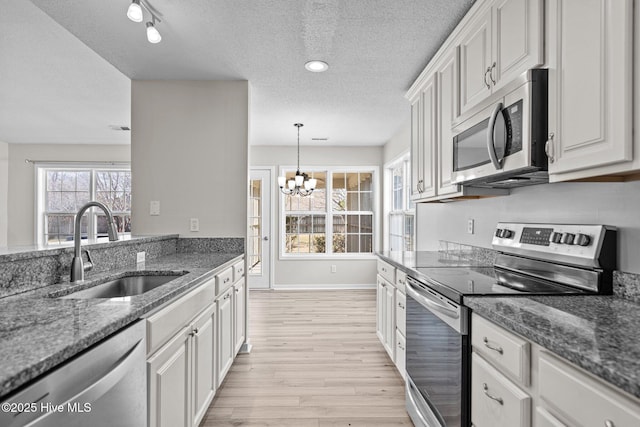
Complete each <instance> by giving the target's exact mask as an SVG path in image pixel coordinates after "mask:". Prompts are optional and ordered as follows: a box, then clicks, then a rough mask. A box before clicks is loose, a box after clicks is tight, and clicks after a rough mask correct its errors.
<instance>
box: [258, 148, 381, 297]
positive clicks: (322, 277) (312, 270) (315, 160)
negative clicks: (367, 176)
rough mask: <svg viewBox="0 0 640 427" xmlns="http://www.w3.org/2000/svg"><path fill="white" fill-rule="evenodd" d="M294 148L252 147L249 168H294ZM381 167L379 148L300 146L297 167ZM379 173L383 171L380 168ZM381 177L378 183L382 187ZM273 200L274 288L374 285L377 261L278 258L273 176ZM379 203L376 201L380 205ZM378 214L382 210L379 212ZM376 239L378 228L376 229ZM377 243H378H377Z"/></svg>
mask: <svg viewBox="0 0 640 427" xmlns="http://www.w3.org/2000/svg"><path fill="white" fill-rule="evenodd" d="M296 155H297V153H296V147H295V146H277V147H275V146H251V148H250V164H251V167H260V166H275V174H276V175H277V174H278V173H279V168H280V166H295V165H296ZM381 164H382V147H380V146H372V147H330V146H324V147H312V146H305V145H303V146H301V148H300V167H301V169H302V172H304V168H305V167H313V166H377V167H380V166H381ZM379 171H380V172H381V171H382V170H381V169H379ZM380 178H381V174H380V173H379V174H378V182H376V185H380V184H381V182H382V181H381V179H380ZM272 185H273V187H274V190H275V191H274V192H273V195H274V199H273V200H272V202H271V203H272V206H273V212H274V214H275V215H274V221H273V223H274V224H275V227H274V233H273V235H272V239H271V241H272V242H273V249H272V255H273V259H274V287H297V286H300V287H340V286H368V285H374V284H375V282H376V259H375V257H373V256H372V257H370V258H367V259H357V260H354V259H349V260H339V259H328V260H290V259H280V253H279V238H278V236H279V234H278V233H280V206H279V204H278V203H279V202H280V192H279V190H278V189H277V181H276V177H274V182H273V183H272ZM380 202H381V200H378V204H379V205H380ZM380 212H381V211H380ZM376 232H377V235H378V238H379V237H380V234H379V227H378V229H377V230H376ZM377 243H378V244H379V240H378V242H377ZM331 265H336V273H331Z"/></svg>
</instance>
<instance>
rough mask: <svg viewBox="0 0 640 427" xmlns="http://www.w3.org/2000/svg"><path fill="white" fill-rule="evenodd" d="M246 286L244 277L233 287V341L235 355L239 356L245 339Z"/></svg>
mask: <svg viewBox="0 0 640 427" xmlns="http://www.w3.org/2000/svg"><path fill="white" fill-rule="evenodd" d="M244 293H245V285H244V277H243V278H242V279H240V280H238V281H237V282H236V283H235V284H234V285H233V317H234V328H233V340H234V342H235V351H234V355H235V354H238V351H240V348H241V347H242V344H244V339H245V332H244V331H245V315H246V313H245V311H246V310H245V304H246V303H245V295H244Z"/></svg>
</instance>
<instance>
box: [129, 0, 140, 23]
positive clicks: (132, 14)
mask: <svg viewBox="0 0 640 427" xmlns="http://www.w3.org/2000/svg"><path fill="white" fill-rule="evenodd" d="M127 17H128V18H129V19H131V20H132V21H133V22H142V7H141V6H140V0H133V1H132V2H131V4H130V5H129V9H127Z"/></svg>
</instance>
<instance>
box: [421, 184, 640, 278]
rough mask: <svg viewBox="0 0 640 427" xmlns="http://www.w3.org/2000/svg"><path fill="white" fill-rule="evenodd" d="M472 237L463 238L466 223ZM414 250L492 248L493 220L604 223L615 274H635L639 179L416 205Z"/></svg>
mask: <svg viewBox="0 0 640 427" xmlns="http://www.w3.org/2000/svg"><path fill="white" fill-rule="evenodd" d="M469 218H473V219H474V220H475V234H473V235H471V234H467V231H466V230H467V219H469ZM417 221H418V228H417V232H418V236H417V240H418V248H419V249H420V250H437V249H438V240H448V241H452V242H458V243H465V244H470V245H474V246H482V247H486V248H489V247H491V236H492V235H493V232H494V229H495V226H496V223H497V222H498V221H516V222H543V223H545V222H546V223H577V224H589V223H593V224H606V225H613V226H616V227H618V228H619V233H618V242H619V243H618V259H619V263H618V265H619V267H618V268H619V270H621V271H626V272H631V273H640V251H638V248H639V247H640V181H635V182H626V183H587V182H570V183H558V184H542V185H536V186H532V187H523V188H519V189H514V190H512V192H511V194H510V195H509V196H502V197H494V198H488V199H479V200H466V201H460V202H453V203H424V204H420V205H418V215H417Z"/></svg>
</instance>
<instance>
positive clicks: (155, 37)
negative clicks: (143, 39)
mask: <svg viewBox="0 0 640 427" xmlns="http://www.w3.org/2000/svg"><path fill="white" fill-rule="evenodd" d="M143 8H144V9H146V10H147V12H149V14H150V15H151V19H150V20H148V21H147V22H146V24H145V26H146V28H147V40H148V41H149V43H154V44H155V43H160V41H161V40H162V36H161V35H160V32H159V31H158V29H157V28H156V23H157V22H161V21H160V18H158V15H159V14H158V12H157V11H156V10H155V9H154V8H153V7H151V6H150V5H149V4H148V3H147V2H146V1H145V0H132V1H131V4H130V5H129V9H127V17H128V18H129V19H131V20H132V21H133V22H142V21H143V20H144V13H143V11H142V9H143Z"/></svg>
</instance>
